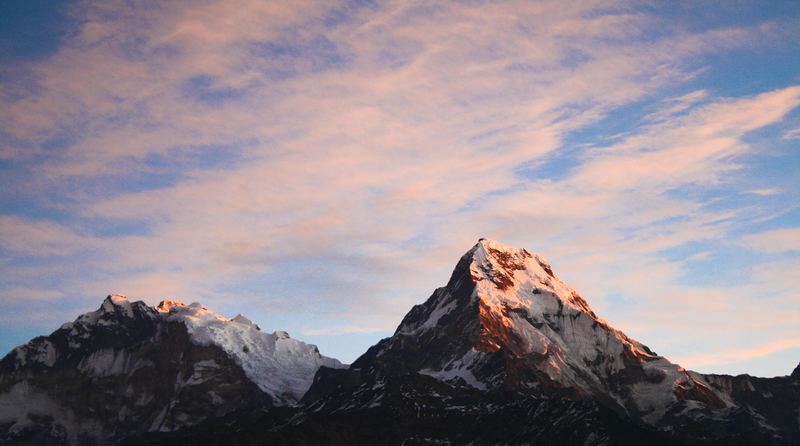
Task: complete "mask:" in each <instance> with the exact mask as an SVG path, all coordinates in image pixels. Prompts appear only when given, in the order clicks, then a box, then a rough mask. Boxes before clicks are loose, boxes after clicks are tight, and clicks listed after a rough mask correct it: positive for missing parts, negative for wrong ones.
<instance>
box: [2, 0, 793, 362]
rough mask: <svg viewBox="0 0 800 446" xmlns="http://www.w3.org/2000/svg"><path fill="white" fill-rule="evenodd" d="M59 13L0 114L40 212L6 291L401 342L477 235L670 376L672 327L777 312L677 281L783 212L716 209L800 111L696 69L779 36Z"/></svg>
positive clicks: (290, 8) (344, 7) (242, 6)
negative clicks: (712, 315)
mask: <svg viewBox="0 0 800 446" xmlns="http://www.w3.org/2000/svg"><path fill="white" fill-rule="evenodd" d="M72 13H73V14H74V15H75V16H76V17H80V21H79V24H78V25H77V26H76V29H75V30H74V32H73V33H71V34H70V35H69V37H68V38H66V39H65V40H64V42H63V44H62V46H61V47H60V48H59V49H58V51H57V52H55V53H54V54H52V55H51V56H49V57H47V58H46V59H43V60H40V61H36V62H33V63H31V64H30V65H29V66H28V67H27V68H26V69H27V70H28V71H27V72H26V74H25V75H26V76H27V77H28V78H29V79H30V82H32V83H34V84H35V86H36V88H33V89H31V90H30V92H29V93H28V94H23V95H14V98H13V100H9V101H7V104H6V105H7V106H4V107H0V137H1V138H2V148H1V149H0V157H2V158H3V159H4V160H7V162H9V163H11V164H12V165H13V169H12V171H11V174H10V175H9V176H7V178H6V179H4V180H3V184H4V186H5V185H8V187H7V188H6V187H4V189H7V190H9V191H13V193H16V196H17V197H23V198H22V199H23V200H24V201H25V202H26V203H28V205H29V207H31V208H32V209H28V208H25V209H22V208H21V207H19V206H16V207H15V206H9V207H8V209H9V210H8V211H7V212H5V213H4V216H3V217H2V218H3V220H2V224H3V233H2V236H1V237H0V242H2V245H1V246H2V249H3V256H4V257H3V259H2V260H3V264H2V265H3V268H4V270H5V271H6V273H7V274H6V277H11V279H7V280H6V281H4V282H3V283H2V284H0V285H2V286H4V287H5V288H2V289H0V293H2V294H3V295H11V294H13V293H11V291H12V290H15V289H16V290H19V289H21V287H23V286H24V287H27V288H30V289H42V288H41V287H34V286H33V285H34V284H33V282H32V280H33V279H32V278H33V277H35V276H36V274H37V272H38V273H40V274H43V275H45V276H46V277H47V278H48V280H47V282H48V286H49V287H50V288H48V287H45V288H44V289H45V290H46V289H59V290H65V291H64V292H65V293H66V294H65V297H64V299H65V300H68V299H72V300H74V301H76V302H78V301H80V302H87V301H88V302H92V301H90V300H88V299H87V298H85V296H94V295H102V294H105V293H107V292H110V291H117V292H124V293H127V294H129V295H132V296H139V297H142V298H146V299H147V300H148V301H150V302H154V301H156V300H157V299H159V298H161V297H165V296H167V295H178V296H180V295H183V296H190V297H187V298H188V299H191V300H202V301H203V302H204V303H205V304H206V305H207V306H210V307H214V305H215V304H216V303H218V304H219V305H220V306H221V307H223V308H222V309H223V311H227V310H228V309H230V312H232V313H235V312H250V313H252V312H258V313H259V314H256V315H255V316H257V317H262V318H264V320H266V321H274V323H288V324H289V326H282V327H276V328H288V329H289V330H295V329H297V330H302V331H305V332H306V333H309V335H315V334H316V335H318V336H323V335H325V334H331V333H345V332H353V331H362V332H363V331H364V330H365V328H364V327H369V330H370V331H372V332H381V331H391V330H392V329H393V328H394V325H396V323H397V322H398V321H399V319H400V317H401V316H402V314H403V313H404V312H405V311H407V309H408V308H409V307H410V305H411V304H413V303H416V302H418V301H419V300H421V299H423V298H424V297H425V296H427V295H428V293H429V292H430V291H431V290H432V289H433V288H434V287H435V286H438V285H440V284H441V283H442V282H443V281H444V280H445V279H446V276H447V273H448V272H449V270H450V268H451V267H452V264H453V262H454V261H455V260H456V259H457V257H458V256H459V255H460V254H461V253H462V252H463V251H465V250H466V249H467V248H468V247H469V246H470V245H471V244H472V243H474V241H475V239H476V238H477V237H479V236H483V235H488V236H492V237H497V238H499V239H501V240H504V241H506V242H507V243H512V244H518V245H524V246H527V247H529V248H532V249H536V250H538V251H540V252H542V253H543V254H545V255H546V256H548V257H551V259H552V260H554V262H555V263H556V264H557V266H559V267H560V268H563V273H562V275H563V276H564V277H565V278H566V279H567V280H568V281H570V282H576V283H577V285H578V288H579V289H581V290H584V292H585V294H586V295H587V297H588V298H589V300H590V301H591V302H592V303H593V304H595V305H596V306H600V307H602V309H603V310H605V311H606V312H607V314H604V316H606V317H607V318H609V319H611V320H612V321H613V322H615V323H618V324H619V325H621V326H623V328H626V329H631V330H633V331H634V333H635V334H636V335H637V336H639V337H641V338H642V339H643V340H645V341H648V340H649V338H650V337H651V336H652V337H655V338H656V339H663V341H662V342H663V344H664V345H666V346H667V348H670V349H672V348H674V350H668V352H669V353H672V352H673V351H674V352H676V353H682V352H686V351H688V350H687V349H688V348H687V347H686V345H685V343H684V341H685V336H689V335H688V334H687V335H685V334H684V333H681V332H679V331H678V330H677V329H675V327H680V328H681V329H682V330H696V329H697V327H698V326H702V324H699V325H698V324H697V322H698V320H699V316H698V311H705V310H709V309H715V310H717V311H719V312H720V313H719V316H718V319H719V320H720V321H722V320H724V321H726V322H725V323H727V324H729V325H733V324H734V323H733V322H731V321H736V322H735V323H736V324H739V323H745V321H742V316H741V315H740V314H737V313H736V312H735V311H734V308H735V307H736V306H740V307H741V306H744V307H747V306H748V305H755V304H754V303H753V302H754V301H753V300H752V293H759V292H760V291H759V290H761V291H763V290H766V288H765V286H766V285H765V284H764V283H762V282H758V281H754V282H753V283H752V284H749V285H748V287H742V288H739V289H731V288H730V287H726V286H719V285H717V286H699V285H687V284H685V283H683V282H684V279H685V277H686V275H687V271H691V268H692V265H695V264H696V263H697V262H711V263H710V264H712V265H713V264H714V261H715V259H716V256H715V254H714V252H715V250H716V249H718V248H719V246H721V245H725V246H727V245H728V244H727V243H725V239H726V238H727V237H728V234H730V233H731V232H736V231H741V230H742V227H743V226H746V225H747V223H748V222H749V221H753V220H755V219H758V218H764V215H765V214H769V212H770V211H771V210H760V209H757V207H754V206H749V205H745V204H741V205H732V206H731V205H726V206H719V205H718V202H719V200H720V199H721V198H720V197H721V196H724V195H725V193H726V192H724V189H726V188H730V187H734V186H738V183H737V181H738V179H739V178H740V177H741V176H744V175H745V174H746V172H747V169H748V164H747V163H748V157H750V156H753V155H754V154H755V153H756V152H757V150H756V146H754V145H753V142H752V141H751V140H750V139H749V138H750V136H751V135H752V134H754V133H758V132H763V131H766V130H769V129H770V128H771V127H774V126H777V125H782V123H783V121H784V120H785V118H786V117H787V116H788V115H790V114H791V113H793V110H795V109H796V107H797V106H798V104H800V87H792V86H786V85H781V86H775V87H773V88H769V89H761V90H759V91H758V92H757V93H754V92H749V93H747V94H737V95H727V96H726V95H720V94H718V93H716V92H715V91H714V90H713V89H711V88H708V87H707V86H697V85H695V81H696V79H697V78H698V76H700V75H701V74H700V73H702V72H705V71H708V70H710V69H711V68H709V67H708V66H706V65H705V64H704V63H703V62H698V61H702V60H703V57H704V56H705V55H711V54H713V55H720V54H726V52H728V51H732V50H737V51H741V50H742V48H744V47H749V46H750V45H752V43H751V42H753V41H756V42H759V43H758V45H762V46H765V47H769V45H770V44H771V42H774V41H778V40H781V39H782V37H783V36H784V35H785V34H786V33H791V32H792V31H791V30H787V29H785V28H786V26H785V24H782V22H780V21H774V22H767V23H746V24H741V25H738V26H719V27H714V28H704V29H695V30H689V29H686V28H682V27H670V26H665V25H668V24H670V23H671V22H670V20H673V19H670V18H667V17H663V16H661V15H659V13H658V11H657V10H653V9H652V8H649V7H645V6H642V5H633V4H621V3H618V2H604V1H598V2H593V1H592V2H574V3H571V4H569V5H564V4H563V2H537V3H530V2H507V3H501V4H495V3H488V4H482V3H476V4H464V3H457V2H454V3H450V2H442V3H437V4H420V3H414V2H411V3H409V2H386V3H379V4H373V3H363V4H362V3H360V2H314V1H302V2H292V3H291V4H277V3H269V2H268V3H264V2H251V1H241V2H235V3H230V2H215V1H208V2H204V3H203V4H201V5H197V4H193V5H192V6H191V7H189V5H188V4H187V3H183V2H172V3H169V4H165V5H158V6H153V7H151V8H147V9H144V8H140V7H136V6H135V5H130V4H116V3H104V4H97V3H93V2H85V3H81V4H79V5H78V6H77V7H76V8H75V9H74V11H73V12H72ZM654 29H662V30H664V31H661V32H653V30H654ZM670 29H676V31H669V30H670ZM14 85H17V84H15V83H14V82H6V81H3V82H0V91H2V93H3V95H2V97H10V93H9V91H10V89H11V88H14ZM620 110H627V111H625V112H623V115H622V116H620V115H619V113H620ZM616 122H621V123H622V124H615V123H616ZM606 126H609V127H610V128H608V129H606V128H605V127H606ZM740 189H742V190H743V192H746V191H747V190H752V187H750V186H747V187H746V188H745V186H742V187H741V188H740ZM765 189H772V188H771V187H768V188H765ZM751 195H752V194H751ZM756 196H758V195H756ZM5 198H8V197H5ZM9 202H11V203H13V202H14V201H13V200H10V199H9ZM697 244H710V245H711V246H703V247H702V250H703V252H706V253H710V254H706V255H705V257H703V258H698V257H696V256H695V254H696V252H694V251H693V250H692V249H689V248H687V246H692V245H697ZM675 251H677V252H679V253H680V254H676V253H675ZM23 257H25V259H28V260H24V261H23V260H22V258H23ZM690 258H693V259H694V260H689V259H690ZM30 259H34V260H30ZM59 261H64V262H67V261H68V262H70V267H69V268H65V267H61V268H59V267H58V265H57V263H58V262H59ZM692 262H694V263H692ZM87 272H88V273H87ZM66 290H68V291H66ZM78 296H84V297H81V298H79V297H78ZM781 296H782V297H778V298H776V299H783V301H788V304H789V305H791V296H788V295H781ZM617 298H619V299H620V300H619V301H620V302H627V303H626V304H625V305H618V304H614V300H615V299H617ZM81 299H83V300H81ZM286 301H291V302H292V303H293V305H290V306H287V305H286V304H285V302H286ZM675 301H679V302H680V306H678V307H677V308H675V307H674V302H675ZM15 308H16V307H7V308H6V309H7V310H8V311H19V310H16V309H15ZM298 309H300V310H302V312H303V315H298V314H296V313H298ZM293 313H294V315H295V316H296V319H297V320H296V321H294V320H292V319H291V318H290V316H291V315H292V314H293ZM654 314H655V315H654ZM668 315H671V316H668ZM773 316H774V313H772V312H770V313H764V314H763V315H758V316H757V317H755V318H753V319H752V320H750V321H746V323H748V324H751V325H753V326H758V327H764V326H766V325H765V324H767V321H768V319H769V318H770V317H773ZM54 317H55V316H54ZM58 317H59V318H61V317H62V315H61V314H59V315H58ZM646 318H652V319H658V321H657V323H655V324H651V323H648V324H643V323H642V322H641V321H642V320H645V319H646ZM659 318H661V319H659ZM268 325H270V323H269V322H268V323H263V321H262V326H268ZM723 325H724V324H723V323H722V322H720V323H719V324H718V326H714V327H712V328H709V329H708V330H715V331H708V333H713V334H714V335H716V336H718V337H719V338H722V337H723V336H727V335H728V331H726V329H725V328H724V327H723ZM311 326H316V327H317V328H309V327H311ZM670 327H672V329H671V328H670ZM793 330H794V331H793ZM670 331H672V332H670ZM693 333H696V332H693ZM797 334H798V333H797V332H796V329H793V328H792V327H791V326H790V324H789V322H786V323H785V324H784V325H781V326H780V328H776V329H775V330H774V331H772V332H769V334H768V336H773V337H781V336H796V335H797ZM364 339H365V340H364V341H363V342H364V344H365V345H366V343H371V342H373V341H374V339H371V338H370V339H366V338H364ZM769 341H770V339H765V342H769ZM317 342H319V341H317ZM328 345H331V346H333V347H334V348H336V347H337V346H336V345H335V341H331V343H330V344H328ZM325 346H326V345H323V348H325ZM355 353H356V350H355V349H353V351H351V352H349V353H348V354H355ZM344 359H345V360H349V359H352V358H344ZM704 364H709V365H713V364H710V363H704ZM686 366H687V367H692V364H686Z"/></svg>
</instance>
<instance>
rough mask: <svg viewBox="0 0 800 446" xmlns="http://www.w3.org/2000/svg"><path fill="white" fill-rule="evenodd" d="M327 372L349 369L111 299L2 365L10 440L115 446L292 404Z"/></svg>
mask: <svg viewBox="0 0 800 446" xmlns="http://www.w3.org/2000/svg"><path fill="white" fill-rule="evenodd" d="M320 366H325V367H328V368H331V369H337V368H342V367H343V365H342V364H341V363H340V362H339V361H337V360H335V359H331V358H327V357H324V356H322V355H320V353H319V351H318V350H317V348H316V347H315V346H313V345H309V344H305V343H303V342H300V341H297V340H295V339H292V338H291V337H289V335H288V334H287V333H285V332H281V331H278V332H275V333H264V332H262V331H261V330H260V328H259V327H258V326H257V325H255V324H253V323H252V322H251V321H249V320H248V319H246V318H245V317H243V316H241V315H238V316H236V317H234V318H233V319H226V318H224V317H222V316H219V315H217V314H214V313H213V312H211V311H209V310H207V309H206V308H204V307H203V306H202V305H200V304H198V303H193V304H191V305H184V304H182V303H180V302H174V301H163V302H161V303H160V304H159V305H158V306H157V307H155V308H153V307H150V306H148V305H146V304H145V303H143V302H141V301H138V302H130V301H128V299H127V298H126V297H124V296H120V295H113V296H108V297H107V298H106V299H105V300H104V301H103V303H102V305H101V306H100V308H99V309H98V310H97V311H93V312H89V313H86V314H83V315H81V316H79V317H78V318H77V319H76V320H75V321H73V322H70V323H67V324H64V325H62V326H61V327H60V328H59V329H58V330H56V331H54V332H53V333H52V334H50V335H49V336H46V337H44V336H43V337H38V338H35V339H33V340H31V341H30V342H29V343H27V344H25V345H23V346H20V347H17V348H15V349H14V350H13V351H11V352H10V353H9V354H8V355H6V356H5V357H4V358H3V359H2V360H0V443H3V444H5V443H13V444H70V445H75V444H81V445H84V444H109V443H113V442H115V441H117V440H120V439H122V438H125V437H129V436H132V435H138V434H142V433H144V432H149V431H160V432H168V431H174V430H178V429H182V428H186V427H189V426H192V425H196V424H199V423H201V422H204V421H205V420H208V419H212V418H217V417H221V416H224V415H227V414H230V413H234V412H242V411H248V410H256V409H260V408H264V407H278V406H287V405H293V404H295V403H296V402H297V401H298V400H299V399H300V398H301V397H302V396H303V394H304V393H305V392H306V390H307V389H308V388H309V386H310V385H311V381H312V379H313V376H314V374H315V373H316V371H317V369H318V368H319V367H320Z"/></svg>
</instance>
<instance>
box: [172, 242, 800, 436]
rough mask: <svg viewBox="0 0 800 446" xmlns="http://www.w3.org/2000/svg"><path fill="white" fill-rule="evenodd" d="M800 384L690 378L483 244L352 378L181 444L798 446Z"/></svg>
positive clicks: (514, 256) (499, 248)
mask: <svg viewBox="0 0 800 446" xmlns="http://www.w3.org/2000/svg"><path fill="white" fill-rule="evenodd" d="M797 375H798V372H795V373H794V374H793V375H792V377H783V378H772V379H759V378H752V377H748V376H738V377H731V376H717V375H708V376H706V375H701V374H698V373H694V372H691V371H687V370H685V369H683V368H681V367H680V366H678V365H676V364H673V363H671V362H670V361H668V360H667V359H665V358H663V357H661V356H658V355H657V354H656V353H655V352H653V351H652V350H651V349H649V348H648V347H646V346H644V345H642V344H641V343H639V342H637V341H635V340H633V339H631V338H629V337H628V336H626V335H625V334H624V333H622V332H620V331H618V330H616V329H614V328H612V327H611V326H609V324H608V323H606V322H605V321H603V320H602V319H601V318H599V317H598V316H597V315H596V314H595V313H594V312H593V311H592V309H591V308H590V307H589V305H588V304H587V302H586V301H585V300H584V299H583V298H582V297H581V296H580V295H579V294H578V293H577V292H576V291H575V290H574V289H572V288H571V287H569V286H568V285H567V284H566V283H564V282H563V281H562V280H561V279H560V278H559V277H558V276H557V275H556V274H555V273H554V272H553V270H552V268H551V267H550V265H549V264H548V262H547V261H546V260H544V259H543V258H542V257H540V256H538V255H535V254H532V253H530V252H528V251H527V250H525V249H515V248H510V247H507V246H503V245H501V244H499V243H497V242H493V241H490V240H480V241H479V242H478V243H477V244H476V245H475V246H474V247H473V248H472V249H470V250H469V251H468V252H467V253H466V254H465V255H464V256H463V257H462V258H461V260H460V261H459V262H458V264H457V266H456V268H455V270H454V271H453V274H452V277H451V278H450V280H449V282H448V283H447V285H446V286H445V287H443V288H439V289H437V290H435V291H434V292H433V294H432V295H431V296H430V298H428V300H427V301H426V302H424V303H423V304H421V305H417V306H415V307H413V308H412V309H411V311H409V313H408V314H407V315H406V317H405V318H404V319H403V321H402V322H401V323H400V325H399V326H398V328H397V330H396V331H395V333H394V335H393V336H392V337H390V338H387V339H384V340H382V341H380V342H379V343H378V344H377V345H375V346H373V347H372V348H370V349H369V350H368V351H367V352H366V353H365V354H364V355H363V356H361V357H360V358H359V359H358V360H357V361H355V362H354V363H353V364H352V365H351V367H350V368H349V369H348V370H332V369H327V368H321V369H320V370H319V372H317V375H316V377H315V379H314V384H313V385H312V386H311V389H310V390H309V391H308V393H307V394H306V396H305V397H304V399H303V401H302V403H303V404H301V406H299V407H298V408H297V409H296V410H295V411H294V412H292V413H291V414H289V415H285V416H280V415H276V414H275V413H274V412H267V413H266V414H264V415H262V416H261V417H260V418H258V420H259V421H257V422H247V423H239V422H237V421H235V420H233V421H231V422H229V423H228V424H224V425H216V426H209V427H206V428H204V429H203V430H201V431H195V432H194V433H189V434H188V435H189V438H192V440H193V441H200V442H203V441H205V442H207V444H213V443H215V442H219V441H223V440H225V439H230V438H235V439H236V441H237V442H239V443H241V444H259V443H260V442H267V443H275V444H321V443H325V444H342V445H344V444H404V445H408V444H472V445H479V444H487V445H488V444H512V445H514V444H552V445H563V444H586V445H597V444H626V445H627V444H720V445H722V444H737V445H739V444H797V441H798V439H800V435H798V424H799V421H798V415H799V413H798V410H800V392H798V390H800V379H799V378H800V377H798V376H797ZM234 426H235V427H234ZM184 438H186V437H185V436H184ZM161 439H162V440H163V441H165V442H166V443H169V442H170V441H171V440H173V439H174V437H162V438H161Z"/></svg>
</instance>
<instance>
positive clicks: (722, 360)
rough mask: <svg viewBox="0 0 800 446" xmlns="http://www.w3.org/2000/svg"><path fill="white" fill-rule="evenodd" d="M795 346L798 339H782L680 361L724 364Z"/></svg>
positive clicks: (755, 357)
mask: <svg viewBox="0 0 800 446" xmlns="http://www.w3.org/2000/svg"><path fill="white" fill-rule="evenodd" d="M795 348H800V339H782V340H777V341H773V342H768V343H766V344H761V345H758V346H756V347H748V348H739V349H733V350H729V351H725V352H721V353H718V354H713V353H703V354H701V355H697V356H686V357H683V358H681V361H683V362H685V363H692V364H696V365H698V366H707V365H717V364H726V363H732V362H737V361H744V360H748V359H757V358H763V357H765V356H769V355H771V354H773V353H776V352H779V351H782V350H788V349H795Z"/></svg>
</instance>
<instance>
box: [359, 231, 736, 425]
mask: <svg viewBox="0 0 800 446" xmlns="http://www.w3.org/2000/svg"><path fill="white" fill-rule="evenodd" d="M377 349H378V350H377V351H376V352H375V356H374V357H380V358H393V357H399V358H402V359H397V361H401V362H402V363H403V364H405V367H409V368H411V369H412V370H413V369H416V371H417V372H418V373H421V374H424V375H428V376H433V377H435V378H437V379H440V380H443V381H447V382H456V381H462V382H464V383H466V384H469V385H470V386H472V387H475V388H477V389H480V390H485V389H492V388H498V387H512V388H515V389H524V388H530V387H538V386H542V385H544V386H546V387H551V388H566V389H570V390H571V391H574V392H577V393H578V394H583V395H595V396H598V395H602V396H603V398H607V397H611V398H612V399H613V400H614V401H615V404H618V405H619V406H620V408H621V409H623V410H625V411H630V412H632V413H637V414H640V415H642V416H649V417H650V418H647V419H651V420H654V419H657V418H658V417H660V416H661V415H663V413H664V412H665V411H666V410H667V408H668V407H669V406H670V405H671V404H672V403H674V402H676V401H678V400H681V399H686V398H700V399H703V400H704V401H706V402H707V403H708V404H710V405H713V406H725V405H726V404H727V403H726V402H725V401H724V398H723V397H721V396H720V395H717V394H716V393H715V392H713V391H711V390H709V389H710V386H709V385H708V384H707V383H705V382H703V381H702V378H699V377H695V376H692V375H690V374H689V373H688V372H686V371H685V370H683V369H682V368H680V367H679V366H677V365H675V364H672V363H670V362H669V361H667V360H666V359H664V358H661V357H659V356H658V355H656V354H655V353H654V352H652V351H651V350H650V349H649V348H647V347H646V346H644V345H642V344H640V343H639V342H637V341H635V340H633V339H631V338H629V337H628V336H626V335H625V334H624V333H622V332H621V331H619V330H616V329H614V328H613V327H611V325H610V324H608V323H607V322H606V321H604V320H603V319H601V318H600V317H598V316H597V315H596V314H595V312H594V311H593V310H592V309H591V308H590V307H589V304H588V303H587V302H586V301H585V300H584V299H583V298H582V297H581V296H580V295H579V294H578V292H577V291H575V290H574V289H573V288H572V287H570V286H569V285H568V284H566V283H565V282H564V281H563V280H561V278H559V277H558V275H556V274H555V272H554V271H553V269H552V267H551V266H550V264H549V263H548V262H547V260H545V259H544V258H543V257H542V256H539V255H537V254H534V253H531V252H530V251H528V250H526V249H521V248H513V247H509V246H506V245H503V244H501V243H499V242H496V241H493V240H488V239H481V240H479V241H478V243H477V244H476V245H475V246H474V247H473V248H472V249H470V250H469V251H468V252H467V253H466V254H465V255H464V256H462V258H461V260H460V261H459V262H458V265H457V266H456V268H455V270H454V271H453V274H452V276H451V278H450V281H449V282H448V284H447V286H446V287H443V288H439V289H437V290H436V291H435V292H434V293H433V295H432V296H431V297H430V298H429V299H428V300H427V301H426V302H425V303H423V304H421V305H417V306H415V307H414V308H413V309H412V310H411V311H410V312H409V313H408V315H407V316H406V317H405V318H404V319H403V321H402V322H401V324H400V326H399V327H398V329H397V331H396V332H395V335H394V336H393V337H392V338H390V339H388V340H387V341H386V342H383V343H381V344H379V345H378V346H377ZM499 358H502V359H499ZM364 361H366V359H365V360H364ZM361 362H363V361H362V360H361V359H360V360H359V361H357V363H359V365H360V363H361ZM379 362H380V361H379ZM387 362H388V363H391V364H395V360H391V361H387ZM634 377H636V378H635V379H634ZM687 395H690V396H689V397H687Z"/></svg>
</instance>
